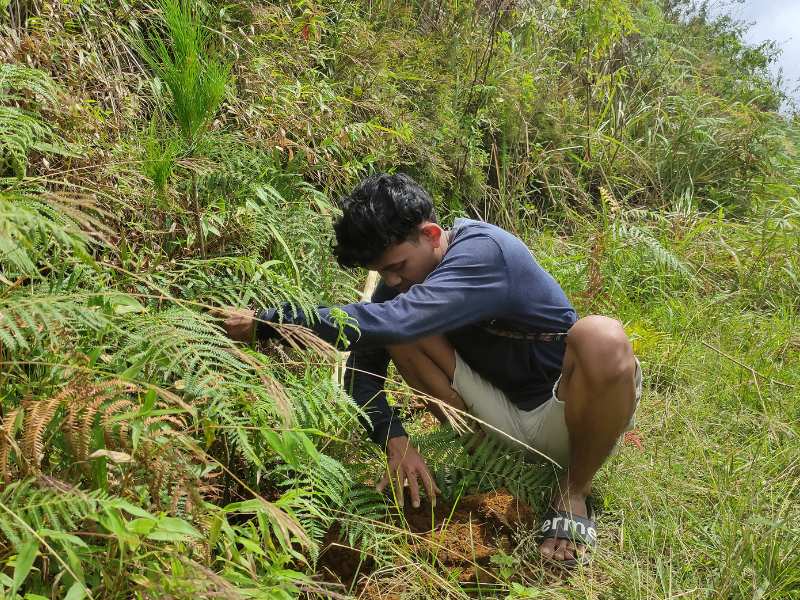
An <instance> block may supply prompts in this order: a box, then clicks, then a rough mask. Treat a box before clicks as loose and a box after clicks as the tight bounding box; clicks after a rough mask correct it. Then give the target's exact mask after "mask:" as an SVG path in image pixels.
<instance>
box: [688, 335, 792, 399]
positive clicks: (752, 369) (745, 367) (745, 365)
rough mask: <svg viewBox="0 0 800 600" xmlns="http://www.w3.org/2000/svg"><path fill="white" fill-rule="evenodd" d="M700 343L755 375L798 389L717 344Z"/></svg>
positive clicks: (702, 341) (703, 341) (701, 341)
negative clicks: (718, 346) (761, 370)
mask: <svg viewBox="0 0 800 600" xmlns="http://www.w3.org/2000/svg"><path fill="white" fill-rule="evenodd" d="M700 343H701V344H703V346H705V347H706V348H709V349H711V350H713V351H714V352H716V353H717V354H719V355H720V356H724V357H725V358H727V359H728V360H729V361H731V362H733V363H736V364H737V365H739V366H740V367H742V368H743V369H747V370H748V371H750V372H751V373H752V374H753V375H758V376H759V377H761V379H763V380H765V381H769V382H772V383H777V384H778V385H782V386H783V387H787V388H789V389H790V390H794V389H796V388H797V386H794V385H792V384H791V383H785V382H783V381H780V380H778V379H773V378H772V377H769V376H767V375H764V374H763V373H759V372H758V371H756V370H755V369H754V368H753V367H751V366H750V365H747V364H745V363H743V362H742V361H740V360H739V359H737V358H734V357H733V356H731V355H730V354H728V353H726V352H723V351H722V350H720V349H719V348H717V347H716V346H714V345H712V344H709V343H708V342H706V341H705V340H700Z"/></svg>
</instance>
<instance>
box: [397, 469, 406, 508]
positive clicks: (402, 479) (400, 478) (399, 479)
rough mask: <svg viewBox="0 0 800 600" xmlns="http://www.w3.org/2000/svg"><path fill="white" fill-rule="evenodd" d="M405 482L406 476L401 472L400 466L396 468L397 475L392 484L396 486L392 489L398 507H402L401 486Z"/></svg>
mask: <svg viewBox="0 0 800 600" xmlns="http://www.w3.org/2000/svg"><path fill="white" fill-rule="evenodd" d="M405 481H406V474H405V471H404V470H403V467H402V466H401V465H398V467H397V474H396V477H395V479H394V484H395V485H396V486H397V487H395V488H394V497H395V498H396V499H397V504H398V505H399V506H403V484H404V483H405Z"/></svg>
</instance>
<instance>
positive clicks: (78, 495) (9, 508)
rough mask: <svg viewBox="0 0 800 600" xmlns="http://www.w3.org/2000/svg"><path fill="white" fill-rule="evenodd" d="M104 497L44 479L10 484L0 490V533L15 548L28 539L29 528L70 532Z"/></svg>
mask: <svg viewBox="0 0 800 600" xmlns="http://www.w3.org/2000/svg"><path fill="white" fill-rule="evenodd" d="M107 498H108V496H107V495H106V494H105V493H103V492H100V491H95V492H83V491H80V490H78V489H76V488H73V487H71V486H68V485H66V484H64V483H62V482H60V481H57V480H55V479H52V478H47V477H44V478H39V479H32V478H29V479H22V480H18V481H14V482H12V483H10V484H8V485H7V486H5V487H4V488H3V489H2V490H0V505H2V506H3V507H4V508H5V509H6V510H4V511H0V533H2V534H3V536H4V537H5V538H6V539H7V540H8V541H9V542H10V543H11V544H12V546H14V547H18V546H19V545H20V544H21V543H22V542H23V540H25V539H27V538H29V537H30V535H31V534H30V529H32V530H33V531H36V532H39V531H41V530H43V529H49V530H53V531H74V530H76V529H78V527H79V525H80V524H81V523H82V522H83V521H84V520H86V519H88V518H91V517H92V516H93V515H94V514H95V513H96V511H97V509H98V502H99V501H101V500H103V499H107ZM9 512H10V513H13V515H15V516H16V518H14V517H13V516H12V515H10V514H9ZM26 526H27V527H26ZM28 528H30V529H28Z"/></svg>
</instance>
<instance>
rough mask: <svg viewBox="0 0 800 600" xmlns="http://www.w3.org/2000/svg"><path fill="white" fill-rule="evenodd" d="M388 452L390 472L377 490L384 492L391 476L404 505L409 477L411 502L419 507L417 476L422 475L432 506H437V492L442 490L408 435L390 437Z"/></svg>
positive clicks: (399, 499) (396, 492) (396, 495)
mask: <svg viewBox="0 0 800 600" xmlns="http://www.w3.org/2000/svg"><path fill="white" fill-rule="evenodd" d="M386 453H387V455H388V459H389V466H388V469H387V471H388V472H387V473H386V474H385V475H384V476H383V479H381V481H380V483H379V484H378V485H377V490H378V491H379V492H382V491H383V490H384V489H385V488H386V485H387V484H388V483H389V480H390V478H391V482H392V488H393V489H394V492H395V498H397V502H398V504H399V505H400V506H403V484H404V483H405V480H406V479H408V487H409V490H410V492H411V504H413V505H414V508H419V481H418V480H417V478H418V477H421V478H422V485H424V486H425V492H426V493H427V494H428V499H429V500H430V502H431V506H436V494H441V493H442V492H441V491H440V490H439V488H438V487H436V483H435V482H434V481H433V477H431V474H430V471H428V466H427V465H426V464H425V461H424V460H423V458H422V456H421V455H420V453H419V452H417V449H416V448H414V446H412V445H411V443H410V442H409V440H408V437H407V436H405V435H403V436H400V437H394V438H392V439H390V440H389V442H388V443H387V444H386Z"/></svg>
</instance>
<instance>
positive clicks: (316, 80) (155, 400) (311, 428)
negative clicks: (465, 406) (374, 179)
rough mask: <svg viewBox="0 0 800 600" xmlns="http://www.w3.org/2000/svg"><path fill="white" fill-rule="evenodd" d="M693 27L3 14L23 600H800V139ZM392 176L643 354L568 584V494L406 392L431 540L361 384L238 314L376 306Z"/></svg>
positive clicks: (562, 14) (733, 48)
mask: <svg viewBox="0 0 800 600" xmlns="http://www.w3.org/2000/svg"><path fill="white" fill-rule="evenodd" d="M688 4H689V3H685V2H679V1H674V0H673V1H669V2H666V1H665V2H660V1H657V0H638V1H634V0H630V1H626V0H599V1H597V2H578V1H575V0H530V1H527V2H511V1H509V0H491V1H488V2H469V3H465V2H456V1H447V0H445V1H442V2H428V1H405V0H404V1H382V2H344V1H338V0H332V1H329V2H312V1H309V0H297V1H292V2H275V3H247V2H241V1H239V0H236V1H234V2H228V3H222V2H216V1H212V0H161V1H159V2H139V1H138V0H137V1H135V2H122V1H116V0H114V1H110V2H100V1H96V0H82V1H80V2H51V1H50V0H39V1H38V2H24V1H22V0H10V1H8V2H0V31H2V35H1V36H0V598H10V599H17V598H26V599H32V600H33V599H37V598H68V599H69V600H76V599H78V598H96V599H106V598H108V599H112V598H114V599H117V598H141V599H145V598H217V597H224V598H295V597H364V598H417V597H419V598H439V597H441V598H445V597H448V598H467V597H479V598H495V597H500V598H625V599H628V598H648V599H649V598H652V599H657V598H659V599H660V598H716V599H720V600H721V599H728V598H761V599H766V598H773V599H786V598H789V599H791V598H800V559H799V558H798V556H800V528H798V523H800V508H799V507H800V490H799V489H798V482H799V481H800V440H798V434H800V428H799V427H798V419H799V418H800V400H798V398H800V359H799V358H798V356H799V355H800V353H799V352H798V351H799V350H800V327H799V326H798V308H800V301H799V300H798V299H799V298H800V190H799V187H800V186H799V185H798V182H800V158H799V157H798V142H800V130H798V123H797V118H796V117H791V116H787V113H788V114H791V110H792V109H791V106H790V105H784V112H783V113H782V114H781V113H779V112H778V109H779V108H780V107H781V102H782V101H783V100H784V99H783V98H782V95H781V92H780V90H779V87H778V86H777V85H776V82H775V81H774V80H773V78H772V77H771V76H770V75H769V71H768V69H767V66H768V64H769V61H770V59H771V57H772V52H773V51H774V48H773V47H772V46H770V45H765V46H763V47H761V48H749V47H747V46H745V45H744V44H743V43H742V41H741V39H742V38H741V31H740V29H739V26H738V25H737V24H735V23H731V22H729V21H726V20H721V21H714V22H710V21H708V20H707V19H705V18H704V17H703V13H702V11H701V12H700V14H699V16H697V15H698V13H696V12H691V11H688V9H689V8H690V7H689V6H688ZM693 15H694V16H693ZM376 170H398V171H405V172H408V173H410V174H412V175H413V176H414V177H415V178H417V179H418V180H419V181H420V182H421V183H423V185H425V186H426V187H427V188H428V189H429V190H430V191H431V193H432V194H433V195H434V197H435V199H436V202H437V206H438V208H439V211H440V214H441V215H442V218H443V220H444V222H445V223H449V222H450V221H451V220H452V219H453V218H455V217H457V216H462V215H466V216H470V217H473V218H482V219H486V220H490V221H492V222H495V223H498V224H500V225H502V226H504V227H507V228H509V229H510V230H512V231H514V232H515V233H516V234H517V235H519V236H520V237H522V238H523V239H524V240H525V241H526V242H527V243H528V244H529V246H530V247H531V249H532V251H533V252H534V254H535V256H536V257H537V259H538V260H539V261H540V262H541V263H542V264H543V265H544V266H545V267H546V268H547V269H548V270H549V271H550V272H551V273H552V274H553V275H554V276H555V277H556V279H557V280H558V281H559V282H560V283H561V285H562V286H563V287H564V289H565V290H566V292H567V294H568V295H569V297H570V298H571V299H573V301H574V303H575V304H576V307H577V308H578V310H579V313H580V314H588V313H592V312H598V313H603V314H608V315H611V316H614V317H616V318H618V319H620V320H621V321H622V322H623V323H624V324H625V326H626V329H627V331H628V333H629V335H630V336H631V338H632V340H633V343H634V346H635V350H636V352H637V354H638V356H639V357H640V359H641V361H642V364H643V367H644V372H645V395H644V398H643V400H642V405H641V408H640V411H639V413H638V417H637V429H636V430H635V432H633V434H632V435H629V436H628V437H627V440H626V443H625V444H624V445H623V447H622V448H621V450H620V452H619V454H618V455H617V456H616V457H615V458H614V459H613V460H612V461H611V462H610V463H609V464H608V465H607V466H606V467H605V468H604V469H603V470H602V471H601V473H600V476H599V479H598V482H597V490H596V492H597V496H598V498H599V501H600V509H601V514H600V518H599V527H600V538H601V543H600V547H599V549H598V551H597V553H596V555H595V557H594V560H593V562H592V563H591V565H590V566H589V567H587V568H585V569H580V570H578V571H576V572H574V573H573V574H572V575H571V576H570V577H564V576H563V574H561V573H558V572H555V571H553V570H552V569H551V568H549V567H547V566H546V565H543V564H542V563H541V562H540V561H539V560H538V559H537V557H536V551H535V540H534V536H533V528H534V526H535V519H536V516H537V515H538V514H539V513H540V512H541V510H542V508H543V506H544V499H545V498H546V493H547V486H548V484H549V483H550V482H551V481H552V477H553V473H552V472H551V470H550V469H549V468H548V467H546V466H544V465H531V464H527V463H523V462H521V460H520V457H519V456H516V455H513V454H509V453H503V452H496V451H493V449H492V448H490V447H487V446H483V447H479V448H478V449H477V450H476V451H475V452H474V453H472V454H469V453H466V452H465V451H464V450H463V445H462V444H461V443H460V442H459V438H458V436H457V434H456V433H455V432H453V431H450V430H440V429H436V428H434V427H432V425H431V420H430V419H429V418H428V417H426V416H425V415H424V413H423V412H422V411H420V410H418V406H419V404H420V403H419V398H418V397H417V396H416V395H415V394H414V393H413V392H412V391H411V390H408V389H407V388H406V387H404V386H403V385H402V384H401V383H400V382H399V381H393V382H391V383H390V387H391V389H392V394H391V395H392V398H393V401H395V402H396V403H398V404H400V405H402V406H403V407H404V411H405V413H406V415H407V417H408V419H409V422H410V426H409V428H410V430H411V431H412V432H413V435H414V436H415V439H416V441H417V442H418V443H419V444H420V447H421V449H422V450H423V452H424V453H425V456H426V457H428V458H429V460H430V463H431V464H432V466H433V467H434V468H435V470H436V473H437V479H438V483H439V487H440V488H441V489H442V490H443V491H444V492H445V496H444V498H443V499H442V502H441V503H440V504H439V505H438V506H437V507H436V508H434V509H432V508H431V507H429V506H425V505H423V507H422V508H421V509H419V510H418V511H413V510H410V509H405V510H400V509H399V507H398V506H397V505H396V504H394V503H392V502H391V501H387V500H386V499H385V498H384V497H382V496H381V495H379V494H377V493H375V492H374V491H373V490H372V484H373V483H374V482H375V478H376V477H377V476H378V475H379V473H380V471H381V466H382V462H381V454H380V453H379V452H378V450H377V449H376V448H374V447H373V446H371V445H370V442H367V441H365V440H364V438H363V436H362V434H361V429H360V425H359V418H361V417H362V415H361V414H360V411H359V410H358V408H357V407H356V406H355V405H354V404H353V402H352V401H351V400H350V399H349V398H348V397H347V395H346V394H345V393H344V392H343V391H342V389H341V388H340V387H339V386H338V385H337V381H336V379H337V378H338V377H339V376H340V371H339V369H338V365H340V364H341V361H340V358H339V357H338V356H337V355H336V353H334V352H333V351H332V349H330V348H328V347H326V346H324V345H323V344H321V343H319V342H318V341H316V340H314V339H313V338H312V337H310V336H309V335H308V333H307V332H304V331H302V330H297V329H292V328H287V329H286V330H285V331H284V334H285V337H286V341H285V342H284V343H282V344H271V345H268V346H266V345H265V346H261V347H258V348H250V347H243V346H236V345H234V344H232V343H231V342H230V341H229V340H228V339H227V338H226V337H225V336H224V335H223V333H222V330H221V328H220V326H219V321H218V320H217V319H216V318H215V317H214V316H213V313H212V312H211V310H210V309H212V308H214V307H219V306H221V305H237V306H250V307H265V306H274V305H276V304H278V303H282V302H284V301H291V302H293V303H295V304H296V305H298V306H301V307H304V308H306V309H309V310H313V307H314V306H316V305H319V304H325V303H334V302H347V301H353V300H355V299H357V298H358V297H359V293H360V290H361V289H362V288H363V285H364V280H365V275H366V274H365V273H362V272H357V271H345V270H342V269H339V268H337V267H336V266H335V264H334V263H333V261H332V255H331V249H330V236H331V230H330V221H331V218H332V216H333V215H334V214H335V212H336V210H337V208H336V201H337V199H338V197H339V196H340V195H341V194H343V193H344V192H346V191H348V190H349V189H350V188H351V187H352V186H353V185H354V184H355V183H356V182H357V181H358V180H359V179H360V178H361V177H362V176H364V175H366V174H368V173H370V172H373V171H376Z"/></svg>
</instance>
